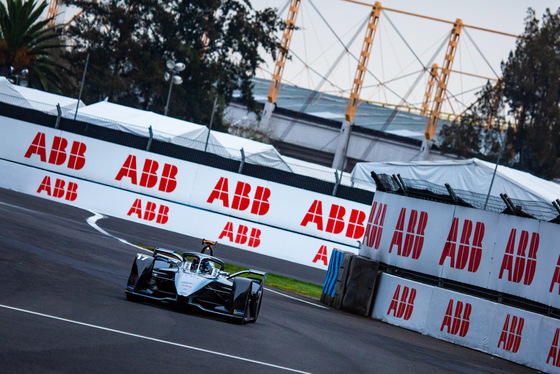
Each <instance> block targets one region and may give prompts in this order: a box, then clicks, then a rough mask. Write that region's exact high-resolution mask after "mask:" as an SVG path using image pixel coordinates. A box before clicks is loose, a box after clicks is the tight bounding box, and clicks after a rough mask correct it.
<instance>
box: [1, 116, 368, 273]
mask: <svg viewBox="0 0 560 374" xmlns="http://www.w3.org/2000/svg"><path fill="white" fill-rule="evenodd" d="M0 133H2V134H8V136H2V137H0V160H5V161H9V162H3V163H2V168H1V169H0V172H2V173H3V174H4V176H5V178H3V179H2V181H1V183H2V185H3V186H4V187H6V188H11V189H15V190H18V191H22V192H26V193H31V194H35V195H38V196H42V197H46V198H52V199H54V200H57V201H60V202H63V203H68V204H72V205H76V206H80V207H84V208H88V209H92V210H96V211H99V212H101V213H105V214H108V215H113V216H116V217H121V218H126V219H132V220H136V221H138V222H142V223H146V224H151V225H159V226H158V227H162V228H164V229H167V230H174V231H178V232H181V233H185V234H187V235H193V236H197V237H203V236H204V237H208V238H216V239H219V240H220V241H222V242H227V243H228V244H230V245H233V246H236V247H239V248H243V249H249V250H255V251H257V250H256V247H257V245H256V243H259V244H258V247H259V248H258V251H259V252H261V253H264V254H267V255H270V256H275V257H278V258H282V259H286V260H289V261H293V262H297V263H301V264H303V265H308V266H312V267H316V268H320V269H325V270H326V269H327V261H328V259H329V258H330V251H332V249H333V248H338V249H340V250H344V251H350V252H353V253H356V252H357V244H358V240H360V239H362V237H363V234H364V232H365V224H366V213H365V212H366V211H367V209H369V207H368V206H367V205H365V204H360V203H356V202H352V201H348V200H344V199H340V198H336V197H332V196H328V195H324V194H319V193H315V192H310V191H307V190H303V189H298V188H295V187H291V186H286V185H282V184H279V183H274V182H269V181H265V180H261V179H258V178H253V177H248V176H244V175H241V174H236V173H232V172H228V171H225V170H221V169H215V168H211V167H207V166H203V165H199V164H195V163H191V162H187V161H183V160H178V159H174V158H171V157H166V156H161V155H159V154H153V153H149V152H146V151H142V150H138V149H133V148H129V147H124V146H120V145H116V144H112V143H107V142H103V141H100V140H97V139H93V138H88V137H84V136H80V135H76V134H73V133H68V132H63V131H60V130H55V129H52V128H48V127H44V126H39V125H34V124H31V123H27V122H23V121H19V120H15V119H12V118H8V117H2V116H0ZM15 165H19V166H20V167H24V166H25V165H27V166H30V167H32V168H34V170H35V171H34V172H31V171H30V170H26V171H17V172H15V171H14V169H13V167H15ZM7 170H11V171H12V173H7ZM24 176H25V177H26V178H30V179H29V180H26V179H22V178H23V177H24ZM46 177H48V178H47V179H45V178H46ZM39 179H40V180H39ZM89 182H93V183H94V184H97V185H96V186H91V185H90V183H89ZM57 183H58V184H57ZM78 186H79V189H77V187H78ZM100 188H103V190H100ZM124 192H131V193H132V194H128V195H127V196H128V197H127V198H124V197H122V196H121V193H124ZM100 196H103V198H102V199H100ZM132 197H133V198H132ZM131 199H132V200H131ZM106 201H108V203H106ZM124 202H126V203H124ZM123 204H124V205H123ZM172 206H173V207H177V208H174V209H171V207H172ZM102 207H103V208H102ZM179 207H180V208H179ZM185 212H187V213H185ZM177 214H178V215H179V216H180V217H181V220H180V224H179V223H177V224H175V223H174V222H175V217H174V216H175V215H177ZM195 217H196V218H195Z"/></svg>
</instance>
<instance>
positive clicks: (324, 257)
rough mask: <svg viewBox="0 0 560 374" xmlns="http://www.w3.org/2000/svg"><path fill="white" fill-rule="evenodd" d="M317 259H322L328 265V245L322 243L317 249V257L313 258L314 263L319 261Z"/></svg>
mask: <svg viewBox="0 0 560 374" xmlns="http://www.w3.org/2000/svg"><path fill="white" fill-rule="evenodd" d="M317 261H322V262H323V265H325V266H327V265H328V262H327V246H325V245H322V246H321V248H319V250H318V251H317V254H316V255H315V258H314V259H313V263H317Z"/></svg>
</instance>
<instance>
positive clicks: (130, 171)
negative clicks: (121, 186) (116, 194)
mask: <svg viewBox="0 0 560 374" xmlns="http://www.w3.org/2000/svg"><path fill="white" fill-rule="evenodd" d="M123 177H128V178H130V183H132V184H137V183H136V156H134V155H129V156H128V157H127V158H126V160H125V162H124V164H123V166H122V167H121V170H119V173H118V174H117V177H116V178H115V180H118V181H120V180H121V179H122V178H123Z"/></svg>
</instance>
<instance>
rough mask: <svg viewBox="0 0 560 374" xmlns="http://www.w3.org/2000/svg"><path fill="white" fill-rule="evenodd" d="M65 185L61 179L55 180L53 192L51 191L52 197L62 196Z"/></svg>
mask: <svg viewBox="0 0 560 374" xmlns="http://www.w3.org/2000/svg"><path fill="white" fill-rule="evenodd" d="M65 185H66V182H64V181H63V180H62V179H57V180H56V181H55V182H54V190H53V197H57V198H58V197H62V196H64V192H65V191H64V186H65Z"/></svg>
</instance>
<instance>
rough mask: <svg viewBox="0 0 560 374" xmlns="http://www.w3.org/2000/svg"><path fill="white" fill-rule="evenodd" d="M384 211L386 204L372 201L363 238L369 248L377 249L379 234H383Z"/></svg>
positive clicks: (385, 210) (379, 239)
mask: <svg viewBox="0 0 560 374" xmlns="http://www.w3.org/2000/svg"><path fill="white" fill-rule="evenodd" d="M386 212H387V204H381V203H379V205H377V202H374V203H373V206H372V208H371V211H370V213H369V219H368V225H367V228H366V237H365V239H364V240H365V241H366V243H367V246H368V247H370V248H374V249H379V244H380V242H381V235H382V234H383V225H384V223H385V213H386ZM376 213H377V214H376ZM374 218H375V220H374Z"/></svg>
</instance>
